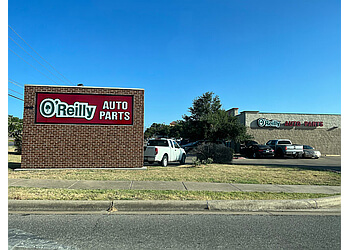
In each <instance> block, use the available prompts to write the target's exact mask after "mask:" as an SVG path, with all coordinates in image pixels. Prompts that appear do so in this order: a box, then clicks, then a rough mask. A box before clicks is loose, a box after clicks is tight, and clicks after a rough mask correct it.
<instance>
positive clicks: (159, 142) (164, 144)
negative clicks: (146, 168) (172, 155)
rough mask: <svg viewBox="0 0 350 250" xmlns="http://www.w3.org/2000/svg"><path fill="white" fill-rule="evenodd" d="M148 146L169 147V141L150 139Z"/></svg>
mask: <svg viewBox="0 0 350 250" xmlns="http://www.w3.org/2000/svg"><path fill="white" fill-rule="evenodd" d="M147 145H148V146H159V147H168V146H169V145H168V141H167V140H152V141H148V143H147Z"/></svg>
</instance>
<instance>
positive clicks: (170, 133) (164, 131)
mask: <svg viewBox="0 0 350 250" xmlns="http://www.w3.org/2000/svg"><path fill="white" fill-rule="evenodd" d="M181 130H182V129H181V122H180V121H177V123H176V124H175V125H174V126H170V125H165V124H160V123H153V124H152V125H151V127H149V128H147V129H146V131H145V133H144V138H145V139H147V138H151V137H154V136H161V137H165V138H180V136H181V133H182V132H181Z"/></svg>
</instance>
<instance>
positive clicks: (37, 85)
mask: <svg viewBox="0 0 350 250" xmlns="http://www.w3.org/2000/svg"><path fill="white" fill-rule="evenodd" d="M25 86H33V87H54V88H91V89H130V90H145V89H141V88H119V87H96V86H63V85H41V84H24V87H25Z"/></svg>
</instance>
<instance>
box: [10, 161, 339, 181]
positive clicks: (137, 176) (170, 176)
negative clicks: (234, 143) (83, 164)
mask: <svg viewBox="0 0 350 250" xmlns="http://www.w3.org/2000/svg"><path fill="white" fill-rule="evenodd" d="M8 177H9V178H24V179H60V180H120V181H123V180H126V181H130V180H134V181H194V182H216V183H250V184H282V185H283V184H285V185H287V184H288V185H293V184H294V185H331V186H339V185H340V180H341V175H340V174H339V173H334V172H330V171H320V170H310V169H303V168H297V167H283V166H281V167H267V166H248V165H224V164H212V165H208V166H201V167H193V166H190V165H182V166H176V167H174V166H170V167H158V166H150V167H148V169H147V170H113V169H111V170H108V169H107V170H105V169H101V170H82V169H80V170H79V169H76V170H75V169H74V170H44V171H9V173H8Z"/></svg>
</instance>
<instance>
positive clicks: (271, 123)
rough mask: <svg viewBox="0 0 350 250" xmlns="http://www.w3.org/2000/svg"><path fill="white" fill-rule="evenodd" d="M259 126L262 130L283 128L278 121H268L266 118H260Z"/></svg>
mask: <svg viewBox="0 0 350 250" xmlns="http://www.w3.org/2000/svg"><path fill="white" fill-rule="evenodd" d="M257 122H258V126H259V127H260V128H263V127H275V128H279V127H280V126H281V122H280V121H277V120H267V119H266V118H259V119H258V121H257Z"/></svg>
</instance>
